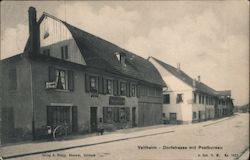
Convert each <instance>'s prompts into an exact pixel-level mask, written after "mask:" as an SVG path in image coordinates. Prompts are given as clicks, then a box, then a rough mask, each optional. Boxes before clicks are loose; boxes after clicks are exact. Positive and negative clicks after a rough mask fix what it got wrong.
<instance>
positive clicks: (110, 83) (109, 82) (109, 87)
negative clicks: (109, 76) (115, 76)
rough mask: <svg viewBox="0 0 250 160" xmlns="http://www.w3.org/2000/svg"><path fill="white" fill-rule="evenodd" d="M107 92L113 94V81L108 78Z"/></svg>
mask: <svg viewBox="0 0 250 160" xmlns="http://www.w3.org/2000/svg"><path fill="white" fill-rule="evenodd" d="M107 94H112V81H111V80H107Z"/></svg>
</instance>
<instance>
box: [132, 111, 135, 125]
mask: <svg viewBox="0 0 250 160" xmlns="http://www.w3.org/2000/svg"><path fill="white" fill-rule="evenodd" d="M132 127H136V108H135V107H133V108H132Z"/></svg>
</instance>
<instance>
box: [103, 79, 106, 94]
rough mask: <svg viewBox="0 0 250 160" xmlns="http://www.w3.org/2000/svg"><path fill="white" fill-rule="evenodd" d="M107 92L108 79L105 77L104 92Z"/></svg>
mask: <svg viewBox="0 0 250 160" xmlns="http://www.w3.org/2000/svg"><path fill="white" fill-rule="evenodd" d="M106 93H107V79H106V78H103V94H106Z"/></svg>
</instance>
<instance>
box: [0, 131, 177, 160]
mask: <svg viewBox="0 0 250 160" xmlns="http://www.w3.org/2000/svg"><path fill="white" fill-rule="evenodd" d="M172 132H175V130H171V131H166V132H160V133H153V134H148V135H142V136H135V137H127V138H121V139H115V140H110V141H104V142H98V143H92V144H84V145H78V146H71V147H64V148H58V149H52V150H45V151H38V152H30V153H24V154H17V155H12V156H3V157H2V158H3V159H11V158H18V157H24V156H30V155H35V154H42V153H50V152H57V151H62V150H68V149H74V148H81V147H88V146H94V145H99V144H105V143H112V142H118V141H124V140H129V139H135V138H142V137H148V136H154V135H160V134H166V133H172ZM0 160H1V159H0Z"/></svg>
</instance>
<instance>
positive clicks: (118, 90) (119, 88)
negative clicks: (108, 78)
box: [117, 80, 121, 96]
mask: <svg viewBox="0 0 250 160" xmlns="http://www.w3.org/2000/svg"><path fill="white" fill-rule="evenodd" d="M117 95H118V96H120V95H121V82H120V81H119V80H117Z"/></svg>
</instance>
